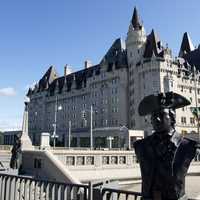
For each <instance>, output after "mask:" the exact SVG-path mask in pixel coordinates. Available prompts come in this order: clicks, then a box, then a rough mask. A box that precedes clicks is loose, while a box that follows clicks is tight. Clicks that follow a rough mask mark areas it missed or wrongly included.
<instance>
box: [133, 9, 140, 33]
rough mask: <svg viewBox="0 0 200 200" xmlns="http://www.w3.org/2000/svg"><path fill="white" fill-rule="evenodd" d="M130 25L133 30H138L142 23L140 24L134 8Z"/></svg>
mask: <svg viewBox="0 0 200 200" xmlns="http://www.w3.org/2000/svg"><path fill="white" fill-rule="evenodd" d="M131 23H132V25H133V28H134V29H135V30H139V29H141V28H142V23H141V22H140V18H139V15H138V11H137V8H136V7H135V8H134V11H133V16H132V19H131Z"/></svg>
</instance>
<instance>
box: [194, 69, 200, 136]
mask: <svg viewBox="0 0 200 200" xmlns="http://www.w3.org/2000/svg"><path fill="white" fill-rule="evenodd" d="M193 72H194V92H195V107H196V111H197V134H198V135H199V134H200V133H199V125H200V124H199V108H198V99H197V82H196V78H197V77H196V72H197V71H196V68H195V66H194V68H193ZM199 139H200V135H199Z"/></svg>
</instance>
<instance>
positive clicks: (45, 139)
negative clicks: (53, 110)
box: [40, 133, 50, 149]
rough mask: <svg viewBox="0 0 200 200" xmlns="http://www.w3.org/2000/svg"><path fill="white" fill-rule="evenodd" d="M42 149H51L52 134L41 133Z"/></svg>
mask: <svg viewBox="0 0 200 200" xmlns="http://www.w3.org/2000/svg"><path fill="white" fill-rule="evenodd" d="M40 148H41V149H49V148H50V134H49V133H41V137H40Z"/></svg>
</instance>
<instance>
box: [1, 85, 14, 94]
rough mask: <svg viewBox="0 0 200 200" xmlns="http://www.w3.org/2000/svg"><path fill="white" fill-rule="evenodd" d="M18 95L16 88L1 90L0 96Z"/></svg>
mask: <svg viewBox="0 0 200 200" xmlns="http://www.w3.org/2000/svg"><path fill="white" fill-rule="evenodd" d="M16 94H17V93H16V91H15V89H14V88H12V87H7V88H0V96H15V95H16Z"/></svg>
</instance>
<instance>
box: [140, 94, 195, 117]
mask: <svg viewBox="0 0 200 200" xmlns="http://www.w3.org/2000/svg"><path fill="white" fill-rule="evenodd" d="M190 104H191V102H190V101H189V100H188V99H186V98H185V97H184V96H182V95H180V94H177V93H174V92H166V93H160V94H157V95H149V96H146V97H144V99H143V100H142V101H141V102H140V104H139V107H138V113H139V115H140V116H145V115H149V114H152V113H154V112H157V111H159V110H163V109H165V108H168V109H170V108H171V109H174V110H175V109H178V108H182V107H184V106H187V105H190Z"/></svg>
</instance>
